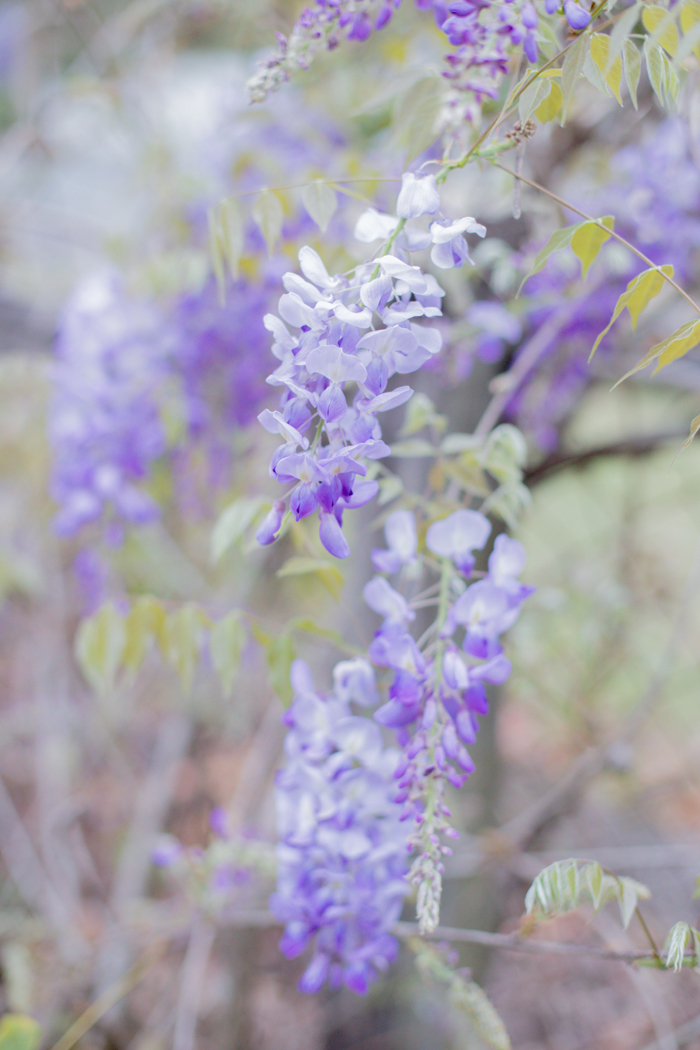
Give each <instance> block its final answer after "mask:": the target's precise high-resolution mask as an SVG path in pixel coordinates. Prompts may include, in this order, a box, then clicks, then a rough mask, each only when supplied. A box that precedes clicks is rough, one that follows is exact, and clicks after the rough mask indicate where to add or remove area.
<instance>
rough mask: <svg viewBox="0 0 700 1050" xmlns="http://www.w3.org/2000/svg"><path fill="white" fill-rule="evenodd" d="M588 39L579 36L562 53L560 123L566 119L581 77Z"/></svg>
mask: <svg viewBox="0 0 700 1050" xmlns="http://www.w3.org/2000/svg"><path fill="white" fill-rule="evenodd" d="M588 39H589V38H588V37H587V36H582V37H579V39H578V40H577V41H576V43H575V44H572V45H571V47H570V48H569V50H568V51H567V52H566V54H565V55H564V61H563V63H562V67H561V87H562V91H563V93H564V104H563V106H562V109H561V122H562V124H563V123H564V122H565V121H566V114H567V113H568V111H569V106H570V105H571V100H572V98H573V97H574V93H575V91H576V88H577V86H578V82H579V80H580V79H581V73H582V71H583V65H584V62H585V61H586V55H587V54H588Z"/></svg>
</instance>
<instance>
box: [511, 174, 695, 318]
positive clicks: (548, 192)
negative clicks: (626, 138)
mask: <svg viewBox="0 0 700 1050" xmlns="http://www.w3.org/2000/svg"><path fill="white" fill-rule="evenodd" d="M491 163H492V164H493V165H494V167H496V168H500V169H501V171H505V172H506V173H507V174H508V175H512V177H513V178H514V179H518V180H519V181H520V182H524V183H525V185H526V186H531V187H532V189H533V190H539V192H540V193H544V194H545V196H547V197H549V198H550V200H553V201H556V203H557V204H560V205H561V206H562V208H566V209H567V211H572V212H574V214H575V215H580V216H581V218H582V219H585V220H586V221H587V222H594V223H595V224H596V226H600V228H601V230H605V232H606V233H607V234H608V235H609V236H610V237H614V238H615V240H616V241H619V243H620V244H622V245H624V247H625V248H627V249H629V251H631V252H633V253H634V254H635V255H636V256H637V258H638V259H641V260H642V262H645V263H646V264H647V266H649V267H650V268H651V269H652V270H658V272H659V273H660V274H661V276H662V277H663V279H664V280H665V281H667V282H668V284H670V285H671V287H672V288H675V290H676V291H677V292H678V294H679V295H682V296H683V298H684V299H685V301H686V302H687V303H689V304H690V305H691V306H692V308H693V310H695V313H696V314H700V306H698V304H697V303H696V302H695V300H694V299H693V298H691V296H690V295H688V293H687V292H686V291H685V289H683V288H681V286H680V285H679V284H678V283H677V282H676V281H674V280H673V278H672V277H669V276H668V275H667V274H665V273H664V272H663V270H662V269H661V268H660V267H659V266H657V264H656V263H655V262H652V260H651V259H650V258H649V256H648V255H645V254H644V252H640V250H639V248H635V246H634V245H633V244H632V243H631V242H630V241H628V240H627V239H626V238H625V237H622V236H621V235H620V234H619V233H616V232H615V230H611V229H609V228H608V227H607V226H605V225H604V224H603V223H602V222H601V221H600V219H596V218H595V217H594V216H593V215H588V214H587V213H586V212H585V211H581V209H580V208H577V207H576V206H575V205H574V204H570V203H569V201H565V200H564V199H563V197H559V196H557V194H556V193H552V191H551V190H548V189H546V187H544V186H541V185H540V184H539V182H533V181H532V179H528V178H526V177H525V176H524V175H519V174H518V173H517V172H515V171H512V170H511V169H510V168H507V167H506V166H505V164H501V163H500V162H499V161H497V160H493V161H491Z"/></svg>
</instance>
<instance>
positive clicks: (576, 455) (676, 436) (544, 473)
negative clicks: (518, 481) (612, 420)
mask: <svg viewBox="0 0 700 1050" xmlns="http://www.w3.org/2000/svg"><path fill="white" fill-rule="evenodd" d="M685 437H686V432H685V431H684V430H667V431H663V432H662V433H659V434H650V435H640V436H638V437H632V438H625V439H624V440H622V441H612V442H610V443H609V444H607V445H595V446H594V447H593V448H587V449H585V450H584V451H582V452H553V453H551V455H549V456H546V457H545V458H544V459H543V460H542V461H541V462H540V463H538V464H537V465H536V466H534V467H531V468H530V470H526V471H525V476H524V479H523V480H524V482H525V484H526V485H535V484H537V482H538V481H542V480H543V479H544V478H547V477H550V475H552V474H557V473H558V472H559V471H560V470H565V469H566V468H567V467H574V468H579V467H585V466H586V465H587V464H588V463H590V462H591V461H592V460H596V459H599V458H601V457H603V456H630V457H634V456H647V455H650V454H651V453H652V452H657V451H658V450H659V449H660V448H661V447H663V446H664V445H672V444H674V443H675V442H676V441H682V440H683V439H684V438H685Z"/></svg>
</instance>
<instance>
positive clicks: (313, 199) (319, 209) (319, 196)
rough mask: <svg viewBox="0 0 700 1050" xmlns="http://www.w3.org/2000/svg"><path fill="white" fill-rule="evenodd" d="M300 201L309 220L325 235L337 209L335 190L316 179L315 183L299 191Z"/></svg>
mask: <svg viewBox="0 0 700 1050" xmlns="http://www.w3.org/2000/svg"><path fill="white" fill-rule="evenodd" d="M301 199H302V201H303V203H304V207H305V208H306V210H307V211H308V213H309V215H310V216H311V218H312V219H313V220H314V222H315V223H316V225H317V226H318V227H319V229H320V230H321V232H322V233H325V232H326V230H327V229H328V223H329V222H330V221H331V219H332V218H333V216H334V214H335V211H336V209H337V207H338V198H337V196H336V192H335V190H334V189H333V188H332V187H331V186H329V185H328V183H327V182H323V181H322V180H321V179H316V181H315V182H312V183H310V184H309V185H308V186H305V187H304V189H303V190H302V191H301Z"/></svg>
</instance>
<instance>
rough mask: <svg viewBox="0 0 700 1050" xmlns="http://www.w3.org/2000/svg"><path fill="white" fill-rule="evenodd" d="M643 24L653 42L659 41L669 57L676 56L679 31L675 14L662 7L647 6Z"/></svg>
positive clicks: (643, 12) (644, 9) (644, 10)
mask: <svg viewBox="0 0 700 1050" xmlns="http://www.w3.org/2000/svg"><path fill="white" fill-rule="evenodd" d="M642 22H643V24H644V28H645V29H646V31H647V32H648V33H650V34H651V38H652V40H654V41H657V40H658V42H659V43H660V44H661V46H662V47H663V48H665V49H666V51H668V53H669V55H675V53H676V50H677V49H678V29H677V28H676V20H675V15H674V13H673V12H672V11H667V10H666V9H665V8H664V7H661V6H656V5H655V6H653V7H647V6H646V5H645V6H644V7H643V8H642Z"/></svg>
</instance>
